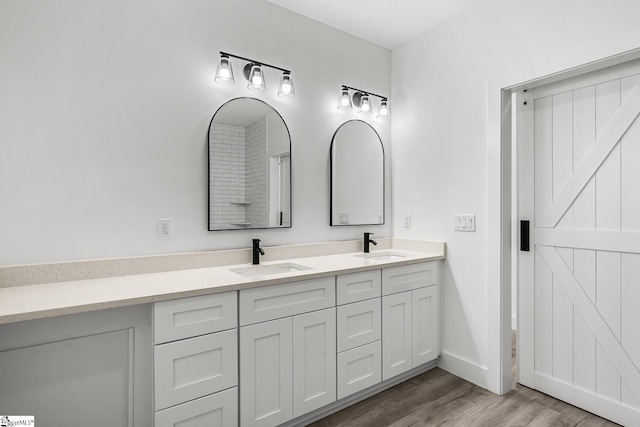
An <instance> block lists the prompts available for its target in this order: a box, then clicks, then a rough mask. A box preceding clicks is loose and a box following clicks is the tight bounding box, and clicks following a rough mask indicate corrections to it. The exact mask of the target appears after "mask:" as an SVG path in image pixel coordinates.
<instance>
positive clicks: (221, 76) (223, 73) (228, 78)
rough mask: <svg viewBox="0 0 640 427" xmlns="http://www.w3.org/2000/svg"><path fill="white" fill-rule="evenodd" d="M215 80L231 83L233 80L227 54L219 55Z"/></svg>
mask: <svg viewBox="0 0 640 427" xmlns="http://www.w3.org/2000/svg"><path fill="white" fill-rule="evenodd" d="M215 81H216V82H217V83H225V84H228V85H231V84H233V83H234V82H235V80H234V78H233V68H231V62H230V61H229V57H228V56H227V55H221V56H220V62H218V71H216V77H215Z"/></svg>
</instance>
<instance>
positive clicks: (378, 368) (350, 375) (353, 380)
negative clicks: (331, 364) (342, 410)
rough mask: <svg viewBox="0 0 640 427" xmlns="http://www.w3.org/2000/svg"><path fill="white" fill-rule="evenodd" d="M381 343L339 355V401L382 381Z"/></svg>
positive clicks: (377, 342)
mask: <svg viewBox="0 0 640 427" xmlns="http://www.w3.org/2000/svg"><path fill="white" fill-rule="evenodd" d="M380 348H381V346H380V341H376V342H374V343H371V344H367V345H363V346H362V347H357V348H354V349H353V350H348V351H345V352H344V353H339V354H338V399H342V398H344V397H347V396H349V395H351V394H353V393H357V392H359V391H360V390H364V389H365V388H368V387H371V386H372V385H376V384H378V383H379V382H380V381H381V380H382V374H381V372H382V361H381V356H380V352H381V351H380Z"/></svg>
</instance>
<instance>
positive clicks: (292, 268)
mask: <svg viewBox="0 0 640 427" xmlns="http://www.w3.org/2000/svg"><path fill="white" fill-rule="evenodd" d="M304 270H311V267H306V266H304V265H300V264H294V263H291V262H285V263H280V264H270V265H255V266H251V267H243V268H232V269H231V270H230V271H232V272H234V273H236V274H239V275H241V276H243V277H259V276H271V275H274V274H285V273H295V272H297V271H304Z"/></svg>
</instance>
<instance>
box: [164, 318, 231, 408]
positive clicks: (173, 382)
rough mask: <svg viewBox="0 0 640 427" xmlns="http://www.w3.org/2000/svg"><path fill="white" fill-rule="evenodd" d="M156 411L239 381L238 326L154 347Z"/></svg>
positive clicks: (222, 388) (228, 386) (219, 389)
mask: <svg viewBox="0 0 640 427" xmlns="http://www.w3.org/2000/svg"><path fill="white" fill-rule="evenodd" d="M153 357H154V364H155V367H154V372H155V374H154V388H155V399H156V400H155V406H156V411H159V410H161V409H165V408H168V407H170V406H173V405H177V404H179V403H183V402H186V401H189V400H192V399H196V398H198V397H202V396H206V395H208V394H212V393H215V392H218V391H221V390H224V389H226V388H230V387H234V386H236V385H238V330H237V329H232V330H229V331H224V332H218V333H215V334H209V335H203V336H201V337H196V338H189V339H186V340H182V341H176V342H171V343H168V344H162V345H157V346H155V348H154V356H153Z"/></svg>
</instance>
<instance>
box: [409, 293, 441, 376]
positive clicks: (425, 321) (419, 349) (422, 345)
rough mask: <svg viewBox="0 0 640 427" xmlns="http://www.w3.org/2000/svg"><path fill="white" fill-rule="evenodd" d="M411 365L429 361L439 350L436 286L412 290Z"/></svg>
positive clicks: (438, 312) (438, 316)
mask: <svg viewBox="0 0 640 427" xmlns="http://www.w3.org/2000/svg"><path fill="white" fill-rule="evenodd" d="M412 294H413V295H412V299H413V307H412V317H413V322H412V329H413V367H414V368H415V367H416V366H418V365H421V364H423V363H426V362H429V361H431V360H433V359H435V358H436V357H438V354H439V352H440V344H439V339H438V336H439V325H440V310H439V300H438V286H429V287H427V288H421V289H416V290H415V291H412Z"/></svg>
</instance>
